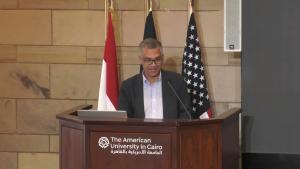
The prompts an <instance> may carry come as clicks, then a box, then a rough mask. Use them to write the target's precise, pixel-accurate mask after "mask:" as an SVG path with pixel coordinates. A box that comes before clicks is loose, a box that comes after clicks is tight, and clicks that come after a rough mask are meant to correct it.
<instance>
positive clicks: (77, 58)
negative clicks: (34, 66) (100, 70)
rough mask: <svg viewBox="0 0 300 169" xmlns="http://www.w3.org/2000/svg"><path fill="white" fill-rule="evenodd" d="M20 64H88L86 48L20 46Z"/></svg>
mask: <svg viewBox="0 0 300 169" xmlns="http://www.w3.org/2000/svg"><path fill="white" fill-rule="evenodd" d="M18 62H29V63H86V48H85V47H71V46H19V47H18Z"/></svg>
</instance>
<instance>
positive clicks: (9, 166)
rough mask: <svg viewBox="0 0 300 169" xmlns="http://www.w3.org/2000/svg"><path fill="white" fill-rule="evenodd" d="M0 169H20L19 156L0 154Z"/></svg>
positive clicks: (15, 154)
mask: <svg viewBox="0 0 300 169" xmlns="http://www.w3.org/2000/svg"><path fill="white" fill-rule="evenodd" d="M0 164H1V165H0V169H18V154H17V153H10V152H0Z"/></svg>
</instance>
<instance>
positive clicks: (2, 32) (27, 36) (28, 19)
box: [0, 10, 51, 45]
mask: <svg viewBox="0 0 300 169" xmlns="http://www.w3.org/2000/svg"><path fill="white" fill-rule="evenodd" d="M0 21H1V27H0V44H26V45H50V44H51V11H50V10H0Z"/></svg>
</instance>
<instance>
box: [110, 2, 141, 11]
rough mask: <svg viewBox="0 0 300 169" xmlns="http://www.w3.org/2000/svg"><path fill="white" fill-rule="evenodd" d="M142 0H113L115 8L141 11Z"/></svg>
mask: <svg viewBox="0 0 300 169" xmlns="http://www.w3.org/2000/svg"><path fill="white" fill-rule="evenodd" d="M144 4H145V1H144V0H130V2H129V1H128V0H115V1H114V8H115V9H117V10H134V11H138V10H139V11H143V10H144V8H145V7H144Z"/></svg>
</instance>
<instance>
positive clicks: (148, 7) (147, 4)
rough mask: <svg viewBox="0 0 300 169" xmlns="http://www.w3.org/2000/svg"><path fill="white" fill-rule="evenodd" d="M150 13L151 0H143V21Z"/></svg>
mask: <svg viewBox="0 0 300 169" xmlns="http://www.w3.org/2000/svg"><path fill="white" fill-rule="evenodd" d="M150 11H152V0H145V19H146V18H147V16H148V14H149V12H150Z"/></svg>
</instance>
